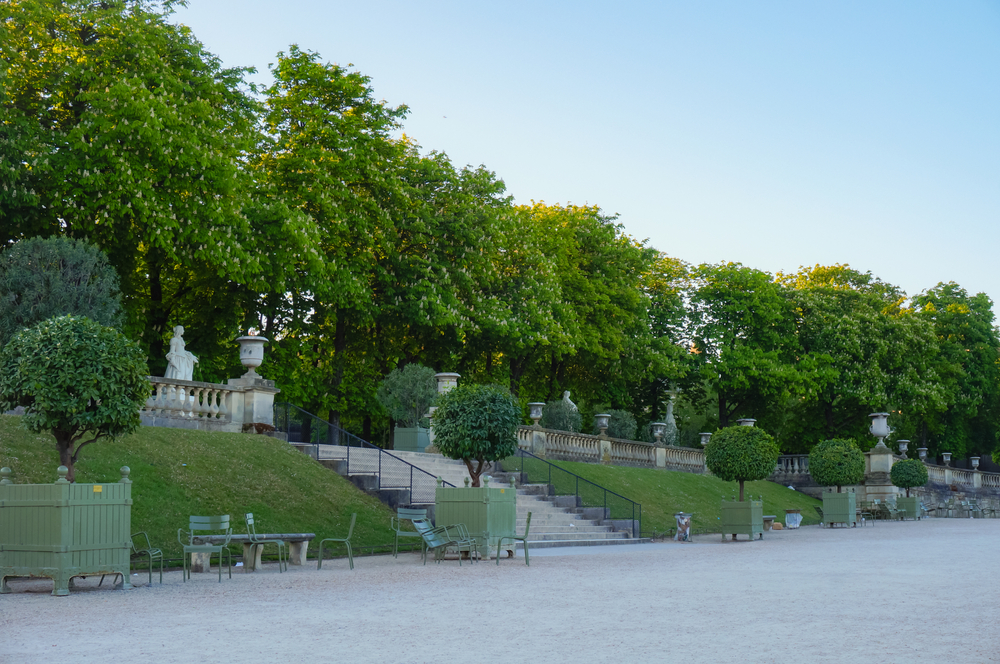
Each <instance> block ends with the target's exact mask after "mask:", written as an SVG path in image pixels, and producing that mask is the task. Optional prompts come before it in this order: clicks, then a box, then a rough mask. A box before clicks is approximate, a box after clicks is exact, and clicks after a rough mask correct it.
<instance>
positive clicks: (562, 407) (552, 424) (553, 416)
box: [538, 399, 582, 433]
mask: <svg viewBox="0 0 1000 664" xmlns="http://www.w3.org/2000/svg"><path fill="white" fill-rule="evenodd" d="M538 423H539V424H540V425H541V426H542V427H543V428H545V429H552V430H553V431H572V432H573V433H579V432H580V429H581V427H582V420H581V417H580V411H579V410H578V409H577V408H575V407H573V406H572V405H571V404H570V403H569V402H567V401H566V400H565V399H559V400H557V401H550V402H548V403H547V404H545V408H544V409H542V419H541V420H539V422H538Z"/></svg>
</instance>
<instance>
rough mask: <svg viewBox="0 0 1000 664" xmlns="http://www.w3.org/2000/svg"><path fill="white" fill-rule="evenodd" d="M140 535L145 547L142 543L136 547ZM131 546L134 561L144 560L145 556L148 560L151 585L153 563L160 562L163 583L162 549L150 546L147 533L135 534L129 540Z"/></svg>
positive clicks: (161, 581)
mask: <svg viewBox="0 0 1000 664" xmlns="http://www.w3.org/2000/svg"><path fill="white" fill-rule="evenodd" d="M140 535H141V536H142V538H143V539H144V540H145V546H143V542H142V541H140V542H139V546H136V540H138V539H139V536H140ZM129 546H131V547H132V556H131V558H132V559H136V558H142V557H143V556H145V557H146V558H147V559H148V562H149V583H150V584H152V583H153V561H154V560H159V561H160V583H163V551H162V550H160V549H154V548H153V545H152V544H150V542H149V535H147V534H146V532H145V531H143V532H140V533H135V534H134V535H132V538H131V539H130V540H129Z"/></svg>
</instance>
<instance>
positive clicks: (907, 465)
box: [810, 459, 929, 498]
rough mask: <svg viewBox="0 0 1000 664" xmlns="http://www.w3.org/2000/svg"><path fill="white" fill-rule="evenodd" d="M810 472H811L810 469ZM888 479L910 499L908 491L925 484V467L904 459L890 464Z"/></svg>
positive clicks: (918, 461)
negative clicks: (904, 491)
mask: <svg viewBox="0 0 1000 664" xmlns="http://www.w3.org/2000/svg"><path fill="white" fill-rule="evenodd" d="M810 470H812V469H811V468H810ZM889 479H890V480H892V483H893V485H895V486H898V487H899V488H900V489H906V497H907V498H909V497H910V489H912V488H913V487H917V486H923V485H925V484H927V480H928V479H929V477H928V475H927V466H925V465H924V462H923V461H921V460H920V459H906V460H904V461H897V462H896V463H894V464H892V470H891V471H890V472H889Z"/></svg>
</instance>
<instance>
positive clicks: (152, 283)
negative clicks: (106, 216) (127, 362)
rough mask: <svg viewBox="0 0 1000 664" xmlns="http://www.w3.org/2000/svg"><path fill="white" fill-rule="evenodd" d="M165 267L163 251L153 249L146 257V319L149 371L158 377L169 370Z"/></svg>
mask: <svg viewBox="0 0 1000 664" xmlns="http://www.w3.org/2000/svg"><path fill="white" fill-rule="evenodd" d="M163 266H164V255H163V250H162V249H158V248H156V247H151V248H150V249H149V253H148V254H147V256H146V269H147V270H148V271H149V312H148V315H147V318H146V320H147V324H146V330H145V337H146V344H147V346H148V348H149V360H150V361H149V370H150V372H151V373H153V375H156V376H160V375H163V373H164V372H165V371H166V368H167V359H166V352H165V351H164V347H163V330H164V329H166V326H167V319H168V318H169V314H168V312H167V310H166V307H164V306H163V281H162V276H163Z"/></svg>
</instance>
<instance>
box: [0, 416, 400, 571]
mask: <svg viewBox="0 0 1000 664" xmlns="http://www.w3.org/2000/svg"><path fill="white" fill-rule="evenodd" d="M81 457H82V458H81V460H80V461H78V462H77V464H76V479H77V481H78V482H88V483H89V482H94V483H106V482H117V481H118V480H119V479H120V478H121V474H120V473H119V472H118V469H119V468H120V467H121V466H128V467H129V468H130V469H131V471H132V472H131V475H130V477H131V479H132V482H133V484H132V501H133V505H132V532H138V531H141V530H145V531H147V532H148V533H149V537H150V539H151V540H152V543H153V546H156V547H160V548H162V549H163V550H164V555H165V556H166V557H168V558H177V559H179V558H180V555H181V548H180V545H179V544H178V542H177V529H178V528H182V527H183V528H186V527H187V522H188V517H189V516H190V515H192V514H199V515H213V514H229V515H230V517H231V519H232V524H233V532H234V533H244V532H246V528H245V525H244V521H243V515H244V514H245V513H246V512H253V514H254V518H255V520H256V522H257V524H256V525H257V532H259V533H263V532H269V533H299V532H308V533H316V536H317V539H316V541H315V542H314V545H315V544H317V543H318V540H319V539H321V538H324V537H345V536H346V535H347V528H348V526H349V525H350V522H351V514H352V513H354V512H357V514H358V521H357V525H355V527H354V535H353V537H352V538H351V544H352V545H353V547H354V551H355V552H356V553H357V552H362V551H361V550H362V549H363V548H364V547H366V546H368V547H370V546H375V545H385V544H387V543H388V544H391V543H392V531H391V530H390V529H389V519H390V517H391V516H392V515H393V514H394V512H392V511H391V510H390V509H389V508H388V507H386V506H385V505H383V504H382V503H381V502H379V500H378V499H377V498H373V497H371V496H368V495H367V494H365V493H363V492H361V491H360V490H359V489H357V488H356V487H355V486H354V485H353V484H351V483H350V482H348V481H347V480H346V479H344V478H342V477H340V476H339V475H337V474H336V473H334V472H332V471H330V470H328V469H326V468H324V467H322V466H320V465H319V464H318V463H316V462H315V461H313V460H312V459H310V458H309V457H308V456H306V455H305V454H302V453H301V452H299V451H297V450H296V449H295V448H293V447H291V446H290V445H288V444H287V443H283V442H281V441H278V440H276V439H274V438H270V437H267V436H254V435H247V434H235V433H205V432H202V431H189V430H185V429H166V428H159V427H143V428H142V429H140V430H139V431H138V432H136V433H135V434H133V435H130V436H125V437H123V438H122V439H121V440H119V441H110V440H104V439H102V440H99V441H96V442H94V443H92V444H90V445H87V446H86V447H85V448H84V449H83V452H82V453H81ZM0 466H8V467H10V468H11V469H13V476H12V479H13V481H14V482H15V483H16V484H29V483H50V482H54V481H55V479H56V477H57V475H56V468H57V467H58V466H59V456H58V454H57V453H56V446H55V441H54V440H53V438H52V437H51V436H50V435H48V434H44V435H41V434H33V433H30V432H28V431H27V430H26V429H24V428H23V427H22V426H21V418H20V417H16V416H11V415H0ZM272 550H273V549H272ZM315 550H316V548H315V546H311V547H310V552H315ZM234 551H239V552H242V547H234ZM336 553H337V555H340V554H341V553H343V555H346V551H345V550H344V549H343V548H340V549H338V550H337V551H336Z"/></svg>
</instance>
